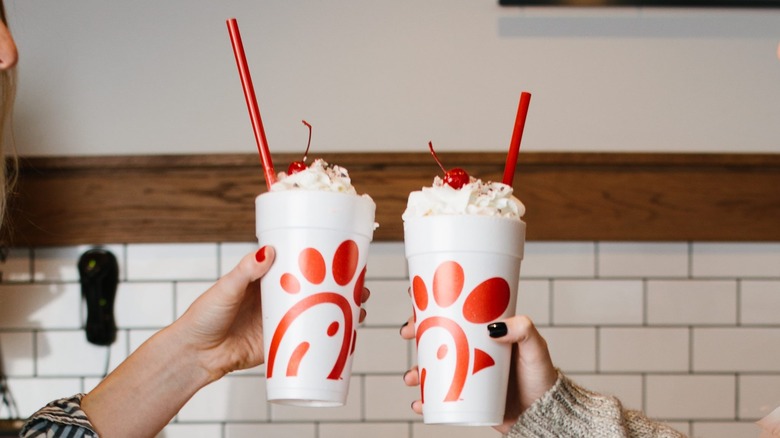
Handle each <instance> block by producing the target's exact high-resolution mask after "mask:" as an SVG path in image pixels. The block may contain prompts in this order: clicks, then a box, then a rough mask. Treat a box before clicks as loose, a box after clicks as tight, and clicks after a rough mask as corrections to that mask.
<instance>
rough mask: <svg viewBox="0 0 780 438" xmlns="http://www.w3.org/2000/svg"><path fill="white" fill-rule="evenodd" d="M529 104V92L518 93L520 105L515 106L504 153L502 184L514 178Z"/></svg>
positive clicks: (510, 182)
mask: <svg viewBox="0 0 780 438" xmlns="http://www.w3.org/2000/svg"><path fill="white" fill-rule="evenodd" d="M530 104H531V93H528V92H525V91H523V92H522V93H520V105H518V107H517V118H515V129H514V131H512V141H511V142H510V143H509V152H508V153H507V155H506V164H505V165H504V180H503V181H502V182H503V183H504V184H506V185H509V186H511V185H512V180H514V179H515V167H516V166H517V154H518V153H519V152H520V141H521V140H522V139H523V128H525V118H526V116H527V115H528V105H530Z"/></svg>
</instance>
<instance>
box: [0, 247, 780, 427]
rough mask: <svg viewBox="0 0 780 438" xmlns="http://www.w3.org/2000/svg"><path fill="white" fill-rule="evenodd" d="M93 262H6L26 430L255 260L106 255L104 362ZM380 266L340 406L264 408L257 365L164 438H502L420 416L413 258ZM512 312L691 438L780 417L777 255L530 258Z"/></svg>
mask: <svg viewBox="0 0 780 438" xmlns="http://www.w3.org/2000/svg"><path fill="white" fill-rule="evenodd" d="M90 248H91V246H87V245H79V246H72V247H47V248H12V249H11V250H10V251H9V252H8V255H7V257H6V258H5V261H4V262H1V263H0V272H2V277H1V278H2V282H0V348H1V349H2V354H1V355H0V358H2V366H3V369H4V371H5V373H6V374H7V375H8V384H9V387H10V389H11V391H12V394H13V396H14V398H15V401H16V406H17V407H18V411H19V414H20V415H22V416H28V415H30V414H31V413H33V412H34V411H35V410H37V409H38V408H39V407H41V406H42V405H44V404H45V403H47V402H48V401H50V400H52V399H54V398H58V397H62V396H67V395H72V394H75V393H78V392H84V391H89V390H90V389H91V388H93V387H94V386H95V385H96V384H97V383H98V382H99V381H100V378H101V377H102V376H103V375H104V374H105V373H106V372H109V371H110V370H112V369H113V368H114V367H116V366H117V365H118V364H119V363H120V362H121V361H122V360H123V359H124V358H125V357H127V355H129V354H130V353H131V352H132V351H133V350H135V349H136V348H138V346H140V345H141V344H142V343H143V342H144V341H146V340H147V339H148V338H149V337H150V336H152V335H153V334H154V333H155V332H156V331H157V330H159V329H161V328H163V327H165V326H166V325H168V324H170V323H171V322H172V321H173V320H174V319H175V318H177V317H178V316H180V315H181V314H182V313H183V312H185V311H186V309H187V307H189V305H190V304H191V303H192V302H193V301H194V300H195V299H196V298H197V297H198V295H200V294H201V293H202V292H203V291H205V290H206V289H207V288H208V287H209V286H210V285H211V284H212V282H213V281H215V280H216V279H217V278H218V277H219V276H220V275H223V274H225V273H226V272H228V271H229V270H230V269H232V267H233V266H234V265H235V264H236V263H237V262H238V261H239V260H240V259H241V257H243V256H244V255H246V254H249V253H252V252H254V251H255V250H256V249H257V245H256V243H254V242H246V243H202V244H143V245H140V244H114V245H107V246H105V248H107V249H108V250H110V251H112V252H113V253H114V254H115V255H116V256H117V259H118V260H119V264H120V278H121V283H120V286H119V290H118V294H117V300H116V317H117V323H118V326H119V332H118V335H117V341H116V342H115V343H114V344H113V345H112V346H111V347H110V348H106V347H97V346H94V345H92V344H89V343H88V342H87V341H86V336H85V335H84V332H83V330H82V327H83V321H84V318H85V309H84V305H83V303H82V300H81V293H80V288H79V283H78V271H77V270H76V262H77V260H78V257H79V256H80V255H81V254H82V253H83V252H84V251H86V250H88V249H90ZM368 263H369V267H368V270H367V280H366V285H367V286H368V287H369V289H371V298H370V299H369V301H368V303H366V306H365V307H366V309H367V311H368V318H367V319H366V321H365V322H364V323H363V324H362V326H361V327H360V329H359V330H358V343H357V349H356V356H355V360H354V364H353V371H354V372H353V378H352V381H351V382H350V394H349V398H348V402H347V405H346V406H344V407H340V408H321V409H313V408H294V407H289V406H278V405H274V404H271V403H267V402H266V400H265V393H264V391H265V383H264V381H263V377H262V375H263V374H262V373H263V371H264V369H263V367H262V366H261V367H258V368H255V369H251V370H246V371H241V372H236V373H234V374H231V375H230V376H227V377H226V378H224V379H222V380H221V381H218V382H215V383H214V384H212V385H210V386H208V387H206V388H204V389H203V390H202V391H201V392H200V393H198V394H197V395H195V397H193V398H192V399H191V400H190V402H189V403H187V405H185V407H184V408H183V409H182V410H181V412H180V413H179V415H177V417H176V418H175V419H174V420H173V421H172V422H171V424H170V425H168V426H167V427H166V428H165V430H164V431H163V432H162V433H161V434H160V437H164V438H179V437H187V438H192V437H209V438H243V437H250V436H251V437H257V436H262V437H264V438H274V437H289V436H295V437H303V438H334V437H346V438H350V437H358V436H360V437H363V436H367V435H371V436H373V437H374V438H385V437H387V438H390V437H392V438H420V437H426V438H436V437H442V438H444V437H446V438H460V437H464V438H465V437H472V438H480V437H486V438H487V437H498V434H497V433H496V432H495V431H493V430H492V429H490V428H458V427H442V426H426V425H424V424H422V423H421V421H420V418H419V417H418V416H417V415H416V414H414V413H413V412H412V411H411V409H410V407H409V405H410V403H411V402H412V400H414V399H416V398H418V391H417V389H415V388H407V387H406V386H404V385H403V383H402V380H401V376H402V375H403V373H404V371H406V369H407V368H408V367H410V366H411V365H412V364H413V362H414V360H415V354H414V349H413V346H412V345H411V343H410V342H406V341H403V340H402V339H401V338H400V337H399V336H398V330H399V328H400V326H401V324H403V323H404V322H405V321H406V320H407V319H408V317H409V315H410V312H411V305H410V303H409V297H408V292H407V289H408V280H407V269H406V263H405V259H404V252H403V244H402V243H400V242H392V243H375V244H373V245H372V247H371V253H370V255H369V259H368ZM517 307H518V309H517V310H518V312H519V313H524V314H527V315H529V316H530V317H531V318H532V319H533V320H534V321H535V322H536V323H537V325H538V326H539V327H540V331H541V333H542V334H543V335H544V336H545V337H546V339H547V340H548V343H549V345H550V349H551V352H552V355H553V359H554V361H555V363H556V364H557V365H558V366H559V367H560V368H561V369H562V370H563V371H564V372H566V373H567V374H568V375H569V376H570V377H571V378H573V379H574V380H575V381H578V382H580V383H581V384H583V385H584V386H585V387H587V388H590V389H592V390H595V391H599V392H602V393H606V394H611V395H614V396H616V397H618V398H620V399H621V401H622V402H623V404H624V405H625V406H626V407H628V408H631V409H639V410H642V411H645V412H646V413H648V414H649V415H651V416H653V417H654V418H658V419H660V420H663V421H666V422H668V423H669V424H671V425H672V426H674V427H676V428H678V429H679V430H681V431H682V432H684V433H686V434H689V435H690V436H693V437H706V438H719V437H735V436H745V437H750V436H758V432H759V429H758V427H757V426H756V425H755V424H754V423H755V421H756V420H758V419H759V418H761V417H763V416H764V415H766V414H768V413H769V412H770V411H772V410H773V409H774V408H776V407H778V406H780V244H776V243H698V242H691V243H680V242H628V243H626V242H530V243H528V244H527V247H526V255H525V260H524V261H523V267H522V272H521V280H520V288H519V293H518V305H517ZM84 357H87V358H88V360H83V358H84ZM3 409H4V408H0V418H2V417H6V416H8V415H9V412H7V411H6V410H3Z"/></svg>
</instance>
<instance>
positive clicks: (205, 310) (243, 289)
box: [174, 246, 275, 380]
mask: <svg viewBox="0 0 780 438" xmlns="http://www.w3.org/2000/svg"><path fill="white" fill-rule="evenodd" d="M274 256H275V252H274V249H273V248H272V247H269V246H265V247H263V248H260V249H259V250H258V251H257V252H256V253H255V254H248V255H246V256H245V257H244V258H243V259H241V261H240V262H239V264H238V265H236V267H235V268H233V270H232V271H230V272H229V273H227V274H226V275H224V276H223V277H222V278H220V279H219V281H217V282H216V283H215V284H214V285H213V286H212V287H211V288H209V289H208V290H207V291H206V292H204V293H203V294H202V295H201V296H200V297H198V299H197V300H195V302H194V303H192V305H191V306H190V308H189V309H187V311H186V312H185V313H184V315H182V316H181V318H179V319H178V320H177V321H176V322H175V323H174V326H176V328H177V329H178V333H179V336H180V337H181V338H180V339H181V341H182V342H185V343H186V344H188V345H190V346H191V347H192V348H194V349H195V350H196V351H197V352H198V356H199V357H200V358H201V359H202V360H201V365H202V366H203V367H204V368H205V369H206V370H207V371H208V372H209V375H210V376H211V380H217V379H219V378H220V377H222V376H224V375H225V374H227V373H229V372H231V371H234V370H240V369H245V368H251V367H254V366H257V365H260V364H261V363H263V330H262V324H263V315H262V312H261V304H260V278H261V277H262V276H263V275H265V274H266V273H267V272H268V270H269V269H270V268H271V264H272V263H273V261H274Z"/></svg>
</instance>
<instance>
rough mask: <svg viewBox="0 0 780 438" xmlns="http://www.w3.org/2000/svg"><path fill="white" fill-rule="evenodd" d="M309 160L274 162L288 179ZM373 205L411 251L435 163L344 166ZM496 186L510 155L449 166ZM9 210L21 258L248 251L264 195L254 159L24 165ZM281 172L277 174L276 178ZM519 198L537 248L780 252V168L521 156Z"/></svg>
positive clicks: (663, 158)
mask: <svg viewBox="0 0 780 438" xmlns="http://www.w3.org/2000/svg"><path fill="white" fill-rule="evenodd" d="M299 158H300V157H299V156H293V155H290V154H279V155H274V156H273V159H274V162H275V163H280V164H281V163H284V166H286V165H287V163H289V162H290V161H292V160H295V159H299ZM322 158H325V159H326V160H327V161H329V162H332V163H337V164H340V165H342V166H344V167H346V168H347V169H349V171H350V176H351V177H352V180H353V182H354V184H355V186H356V187H357V189H358V191H359V192H361V193H369V194H370V195H371V196H372V197H373V198H374V200H375V201H376V203H377V221H378V222H379V223H380V227H379V228H378V229H377V231H376V234H375V240H377V241H400V240H402V239H403V231H402V230H403V228H402V223H401V218H400V216H401V213H402V211H403V209H404V207H405V204H406V197H407V194H408V193H409V191H411V190H417V189H419V188H420V187H422V186H423V185H429V184H430V182H431V180H432V178H433V176H434V175H435V174H437V173H438V172H439V169H438V167H437V166H436V164H435V162H434V161H433V160H432V159H431V157H430V155H428V154H427V153H363V154H357V153H339V154H326V155H323V156H322ZM441 158H442V161H443V162H444V163H446V164H447V165H449V166H452V167H455V166H459V167H464V168H466V169H467V170H468V171H469V173H470V174H472V175H475V176H478V177H481V178H482V179H489V180H500V179H501V176H502V174H503V166H504V159H505V156H504V154H503V153H442V154H441ZM20 166H21V168H20V175H19V182H18V185H17V186H16V193H15V196H14V197H13V199H12V205H11V206H10V208H9V216H10V217H9V224H8V225H7V226H6V227H5V231H6V233H8V232H10V236H8V237H6V240H7V241H9V242H10V244H11V245H13V246H56V245H73V244H103V243H151V242H158V243H165V242H231V241H240V242H249V241H253V240H255V237H254V198H255V196H256V195H258V194H259V193H261V192H263V191H265V183H264V180H263V176H262V171H261V168H260V164H259V162H258V157H257V155H254V154H246V155H243V154H242V155H176V156H100V157H50V158H27V159H22V160H21V163H20ZM280 168H281V167H280ZM515 190H516V192H517V193H518V197H519V198H520V199H521V200H522V201H523V202H524V203H525V204H526V207H527V214H526V216H525V220H526V222H527V223H528V239H529V240H565V241H570V240H585V241H780V155H779V154H666V153H661V154H657V153H647V154H646V153H522V154H521V155H520V160H519V163H518V166H517V170H516V173H515Z"/></svg>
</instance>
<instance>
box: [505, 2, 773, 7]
mask: <svg viewBox="0 0 780 438" xmlns="http://www.w3.org/2000/svg"><path fill="white" fill-rule="evenodd" d="M498 4H499V5H501V6H569V7H600V6H601V7H619V6H630V7H663V8H780V0H499V1H498Z"/></svg>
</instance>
